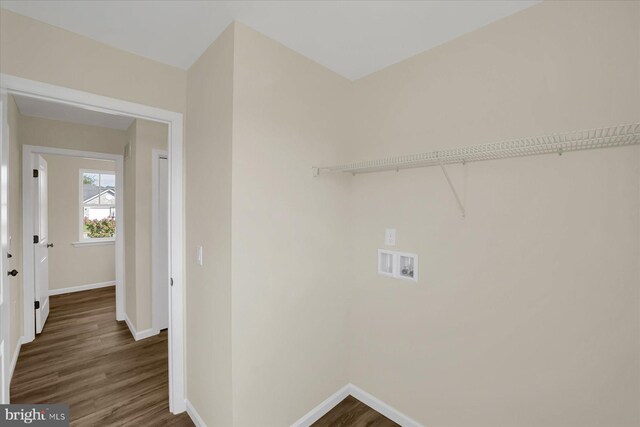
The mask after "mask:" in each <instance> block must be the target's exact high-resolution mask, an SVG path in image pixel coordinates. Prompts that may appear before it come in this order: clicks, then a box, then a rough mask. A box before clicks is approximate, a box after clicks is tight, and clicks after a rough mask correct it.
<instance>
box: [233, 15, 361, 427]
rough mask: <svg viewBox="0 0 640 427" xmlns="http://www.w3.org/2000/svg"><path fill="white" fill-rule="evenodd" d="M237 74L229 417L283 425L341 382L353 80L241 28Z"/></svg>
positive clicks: (344, 363) (237, 37)
mask: <svg viewBox="0 0 640 427" xmlns="http://www.w3.org/2000/svg"><path fill="white" fill-rule="evenodd" d="M233 77H234V85H233V170H232V212H233V217H232V278H233V279H232V281H233V286H232V307H233V311H232V340H233V351H232V354H233V363H232V370H233V398H234V400H233V410H234V414H233V415H234V417H233V418H234V419H233V421H234V425H236V426H257V425H260V426H283V425H290V424H291V423H292V422H294V421H295V420H296V419H298V418H299V417H300V416H302V415H304V414H305V413H306V412H307V411H309V410H310V409H312V408H313V407H314V406H316V405H317V404H319V403H320V402H322V401H323V400H324V399H326V398H327V397H328V396H330V395H331V394H332V393H334V392H335V391H336V390H338V389H339V388H340V387H342V386H344V385H345V384H346V383H347V382H348V375H347V351H346V349H347V347H348V343H349V337H348V330H347V295H348V288H349V286H350V285H351V284H350V281H349V280H348V277H349V276H348V274H347V269H348V262H347V260H348V247H349V242H348V241H346V240H345V235H347V231H348V218H349V215H348V214H349V211H348V188H349V180H348V178H347V177H335V176H334V177H327V179H323V180H318V179H315V178H313V177H312V174H311V166H312V165H313V164H317V163H322V164H324V163H329V164H331V163H336V162H339V161H341V160H342V159H343V158H344V155H345V152H344V151H345V146H346V145H347V144H349V142H350V136H351V135H350V134H349V127H350V119H349V113H350V108H349V107H350V105H349V96H350V92H349V89H350V85H351V83H350V82H349V81H348V80H346V79H344V78H342V77H340V76H338V75H337V74H335V73H333V72H331V71H329V70H327V69H325V68H323V67H321V66H319V65H318V64H316V63H314V62H313V61H311V60H309V59H307V58H305V57H303V56H301V55H299V54H297V53H295V52H293V51H291V50H289V49H287V48H285V47H284V46H282V45H280V44H278V43H276V42H274V41H273V40H270V39H268V38H266V37H265V36H263V35H261V34H259V33H258V32H256V31H253V30H251V29H250V28H248V27H246V26H244V25H241V24H236V26H235V61H234V76H233Z"/></svg>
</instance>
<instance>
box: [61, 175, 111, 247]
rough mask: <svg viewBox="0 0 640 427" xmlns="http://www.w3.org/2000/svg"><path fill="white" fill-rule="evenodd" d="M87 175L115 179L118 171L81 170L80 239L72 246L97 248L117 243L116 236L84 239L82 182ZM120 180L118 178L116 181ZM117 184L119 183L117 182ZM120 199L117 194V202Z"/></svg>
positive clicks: (79, 199) (79, 189) (79, 186)
mask: <svg viewBox="0 0 640 427" xmlns="http://www.w3.org/2000/svg"><path fill="white" fill-rule="evenodd" d="M85 173H95V174H109V175H113V176H114V177H115V176H116V171H114V170H112V171H110V170H99V169H80V174H79V176H78V206H79V210H78V238H79V240H78V241H77V242H73V243H72V245H73V246H76V247H81V246H96V245H100V244H102V245H107V244H109V243H110V242H112V243H115V241H116V236H115V234H114V236H113V237H101V238H94V239H87V238H85V237H84V203H83V202H84V200H83V199H84V192H83V187H82V180H83V177H84V174H85ZM117 179H118V178H117V177H116V180H117ZM116 183H117V181H116ZM117 199H118V193H117V192H116V200H117ZM104 206H111V207H114V208H115V207H116V203H114V204H113V205H104ZM117 233H118V228H117V227H116V234H117Z"/></svg>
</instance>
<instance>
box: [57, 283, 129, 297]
mask: <svg viewBox="0 0 640 427" xmlns="http://www.w3.org/2000/svg"><path fill="white" fill-rule="evenodd" d="M115 285H116V282H100V283H89V284H88V285H79V286H71V287H68V288H60V289H49V295H62V294H70V293H72V292H82V291H90V290H92V289H100V288H108V287H109V286H115Z"/></svg>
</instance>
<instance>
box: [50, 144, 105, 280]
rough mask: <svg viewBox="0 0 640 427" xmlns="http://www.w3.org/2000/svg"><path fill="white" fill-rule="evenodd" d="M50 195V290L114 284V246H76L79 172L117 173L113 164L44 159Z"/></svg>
mask: <svg viewBox="0 0 640 427" xmlns="http://www.w3.org/2000/svg"><path fill="white" fill-rule="evenodd" d="M44 158H45V160H46V161H47V173H48V182H47V184H48V195H49V198H48V200H49V202H48V203H49V209H48V211H49V242H51V243H53V244H54V245H55V246H54V247H53V248H50V249H49V289H50V290H52V289H61V288H69V287H74V286H80V285H90V284H94V283H104V282H114V283H115V280H116V270H115V245H114V244H109V245H100V246H82V247H75V246H73V244H72V243H74V242H78V240H79V239H80V235H79V221H81V218H80V210H79V202H80V200H79V197H80V169H93V170H103V171H115V169H116V164H115V162H112V161H104V160H90V159H83V158H80V157H64V156H49V155H47V156H44Z"/></svg>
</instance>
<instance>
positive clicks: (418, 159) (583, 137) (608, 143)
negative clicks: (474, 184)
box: [313, 123, 640, 176]
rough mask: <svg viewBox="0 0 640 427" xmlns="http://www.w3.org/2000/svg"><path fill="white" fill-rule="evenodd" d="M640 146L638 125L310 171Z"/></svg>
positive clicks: (350, 170)
mask: <svg viewBox="0 0 640 427" xmlns="http://www.w3.org/2000/svg"><path fill="white" fill-rule="evenodd" d="M637 144H640V123H632V124H625V125H618V126H612V127H603V128H598V129H589V130H581V131H574V132H566V133H560V134H554V135H547V136H535V137H530V138H522V139H514V140H510V141H503V142H493V143H488V144H480V145H472V146H467V147H459V148H450V149H446V150H436V151H430V152H426V153H419V154H410V155H406V156H396V157H388V158H386V159H379V160H367V161H360V162H354V163H348V164H344V165H336V166H324V167H314V168H313V174H314V176H318V175H319V174H320V173H322V172H345V173H351V174H354V175H355V174H359V173H370V172H380V171H387V170H400V169H408V168H418V167H429V166H438V165H440V166H442V165H449V164H454V163H463V164H464V163H466V162H479V161H483V160H497V159H508V158H512V157H523V156H535V155H540V154H562V153H566V152H569V151H580V150H591V149H596V148H609V147H621V146H627V145H637Z"/></svg>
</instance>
